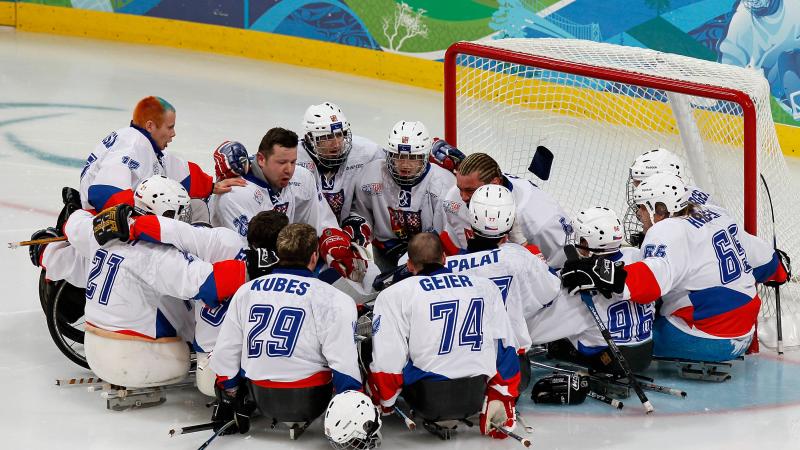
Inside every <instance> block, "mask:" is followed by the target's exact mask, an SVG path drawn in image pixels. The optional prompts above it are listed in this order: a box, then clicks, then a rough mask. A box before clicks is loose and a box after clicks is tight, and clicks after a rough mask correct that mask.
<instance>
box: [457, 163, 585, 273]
mask: <svg viewBox="0 0 800 450" xmlns="http://www.w3.org/2000/svg"><path fill="white" fill-rule="evenodd" d="M485 184H498V185H502V186H505V187H506V188H508V190H510V191H511V193H512V194H513V195H514V200H515V203H516V205H517V211H516V219H515V224H514V229H512V231H511V241H512V242H516V243H518V244H533V245H536V246H537V247H539V249H540V250H541V252H542V255H543V256H544V257H545V259H547V263H548V264H549V265H550V266H551V267H561V264H562V263H563V262H564V260H565V259H566V256H565V255H564V252H563V246H564V242H565V241H566V236H567V235H568V234H569V233H570V232H571V225H570V219H569V217H568V216H567V214H566V213H565V212H564V210H563V209H562V208H561V206H560V205H559V204H558V202H556V201H555V199H553V198H552V197H551V196H550V195H548V194H547V193H545V192H544V191H542V190H541V189H539V188H538V187H537V186H536V185H535V184H533V183H532V182H530V181H528V180H523V179H520V178H517V177H514V176H512V175H508V174H504V173H503V172H502V171H501V170H500V166H499V165H498V164H497V162H496V161H495V160H494V159H492V157H491V156H489V155H487V154H486V153H472V154H470V155H468V156H467V157H466V158H465V159H464V160H463V161H462V162H461V164H460V165H459V166H458V169H457V170H456V185H455V186H453V187H451V188H450V190H449V191H448V192H447V194H446V195H445V197H444V198H443V199H442V206H443V208H444V211H445V213H446V220H447V225H446V230H445V231H446V232H447V235H448V237H449V239H451V240H452V242H453V243H454V244H455V246H457V247H460V248H465V247H466V245H467V235H468V234H470V233H472V230H471V228H470V225H469V223H470V218H469V213H468V209H467V206H468V205H469V202H470V198H472V194H473V193H474V192H475V190H476V189H478V188H479V187H481V186H483V185H485ZM446 245H447V244H446Z"/></svg>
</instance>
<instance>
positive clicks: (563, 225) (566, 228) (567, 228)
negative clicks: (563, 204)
mask: <svg viewBox="0 0 800 450" xmlns="http://www.w3.org/2000/svg"><path fill="white" fill-rule="evenodd" d="M558 223H560V224H561V228H563V229H564V234H566V235H567V236H569V235H570V234H572V233H573V231H575V230H574V229H573V228H572V222H569V221H567V219H566V218H565V217H562V218H560V219H558Z"/></svg>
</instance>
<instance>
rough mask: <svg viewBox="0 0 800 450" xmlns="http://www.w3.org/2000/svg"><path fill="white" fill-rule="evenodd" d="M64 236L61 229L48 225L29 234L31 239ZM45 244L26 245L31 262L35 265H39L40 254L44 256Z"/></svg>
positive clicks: (40, 263)
mask: <svg viewBox="0 0 800 450" xmlns="http://www.w3.org/2000/svg"><path fill="white" fill-rule="evenodd" d="M61 236H64V235H63V234H62V233H61V231H59V230H58V229H56V228H53V227H48V228H45V229H43V230H39V231H36V232H35V233H33V234H32V235H31V240H32V241H35V240H37V239H48V238H57V237H61ZM45 247H47V244H34V245H31V246H29V247H28V254H29V255H30V257H31V263H32V264H33V265H34V266H36V267H41V265H42V256H44V248H45Z"/></svg>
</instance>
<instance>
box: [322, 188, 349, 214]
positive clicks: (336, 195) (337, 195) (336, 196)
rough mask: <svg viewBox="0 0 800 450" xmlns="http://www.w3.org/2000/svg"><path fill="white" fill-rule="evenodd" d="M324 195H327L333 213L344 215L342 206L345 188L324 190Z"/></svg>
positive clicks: (326, 198)
mask: <svg viewBox="0 0 800 450" xmlns="http://www.w3.org/2000/svg"><path fill="white" fill-rule="evenodd" d="M322 195H324V196H325V200H327V201H328V204H329V205H330V206H331V210H332V211H333V215H334V216H336V217H340V216H341V215H342V207H344V190H340V191H339V192H323V193H322Z"/></svg>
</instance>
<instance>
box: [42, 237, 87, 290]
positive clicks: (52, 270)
mask: <svg viewBox="0 0 800 450" xmlns="http://www.w3.org/2000/svg"><path fill="white" fill-rule="evenodd" d="M87 265H88V264H87V261H86V257H84V256H83V255H82V254H81V253H79V252H78V250H77V249H76V248H75V247H74V246H73V245H71V244H70V243H69V241H67V242H53V243H52V244H47V247H45V248H44V254H43V255H42V268H43V269H44V270H45V276H46V277H47V279H48V280H51V281H59V280H64V281H66V282H67V283H69V284H71V285H73V286H76V287H79V288H85V287H86V278H87V277H88V276H89V272H88V270H87Z"/></svg>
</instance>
